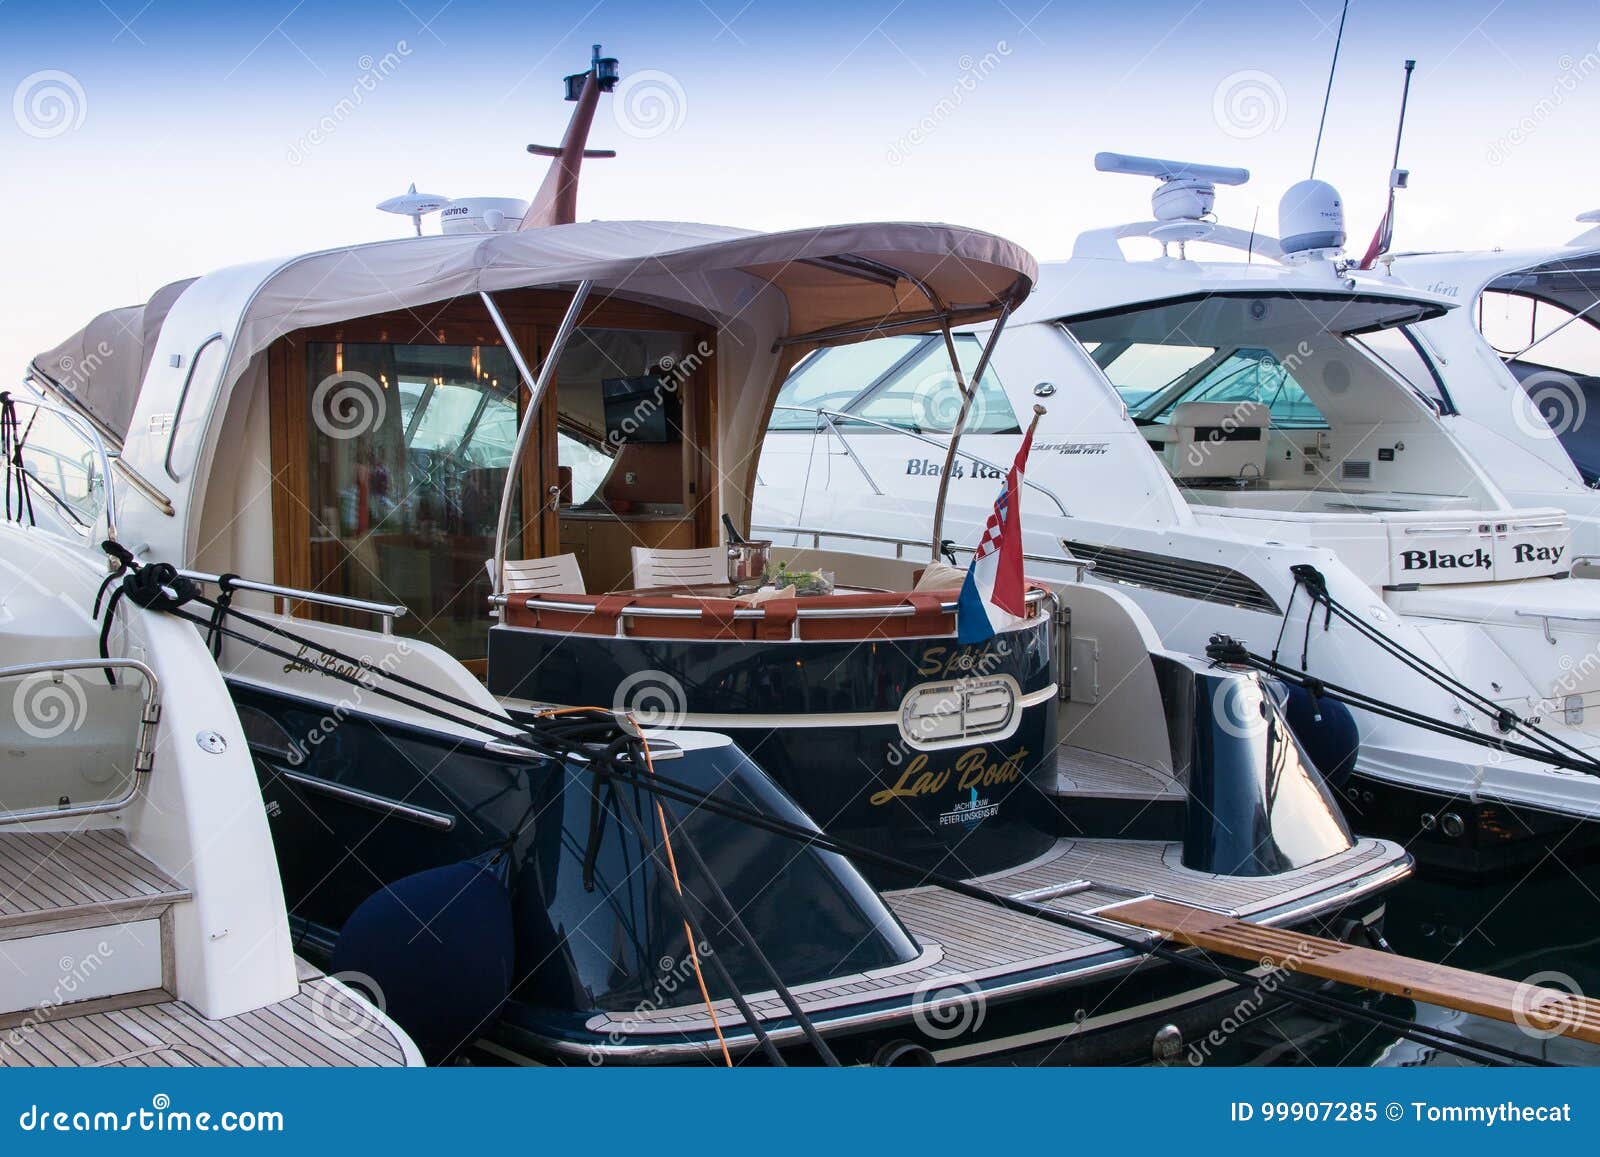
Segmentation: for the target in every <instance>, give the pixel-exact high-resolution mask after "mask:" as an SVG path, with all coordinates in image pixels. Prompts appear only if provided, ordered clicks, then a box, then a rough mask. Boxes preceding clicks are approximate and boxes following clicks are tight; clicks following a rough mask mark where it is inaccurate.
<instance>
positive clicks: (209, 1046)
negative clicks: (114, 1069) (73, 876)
mask: <svg viewBox="0 0 1600 1157" xmlns="http://www.w3.org/2000/svg"><path fill="white" fill-rule="evenodd" d="M350 1000H351V997H350V996H349V994H348V993H347V992H345V991H344V990H343V989H341V988H340V987H339V986H338V985H337V984H336V983H335V982H334V981H331V980H329V979H327V978H326V977H317V978H315V979H311V980H306V981H303V982H302V983H301V985H300V990H299V992H298V993H296V994H295V995H294V996H293V997H291V998H289V999H288V1000H286V1001H283V1002H281V1003H279V1004H275V1005H268V1006H267V1007H266V1008H259V1009H255V1010H253V1011H251V1012H246V1013H241V1014H239V1015H238V1016H231V1017H226V1018H224V1019H221V1020H207V1019H206V1018H205V1017H203V1016H201V1015H200V1014H199V1013H198V1012H196V1011H195V1010H194V1009H193V1008H192V1007H190V1006H189V1005H187V1004H185V1003H184V1002H183V1001H178V1000H172V1001H166V1002H164V1003H161V1004H151V1005H144V1006H142V1007H139V1008H127V1009H119V1010H115V1011H110V1012H95V1013H85V1014H80V1015H77V1016H73V1015H71V1010H70V1008H60V1009H57V1010H56V1013H55V1017H54V1018H53V1019H48V1018H43V1017H41V1019H40V1021H39V1022H38V1023H36V1024H31V1025H28V1026H24V1027H20V1028H17V1029H13V1030H10V1031H8V1032H6V1033H3V1034H0V1067H39V1066H45V1067H50V1066H60V1065H74V1066H89V1065H93V1066H102V1065H103V1066H131V1067H156V1068H164V1067H170V1066H174V1065H216V1066H221V1067H242V1066H246V1065H256V1066H314V1067H328V1066H340V1067H357V1068H372V1067H378V1066H399V1065H404V1064H405V1063H406V1052H405V1048H404V1046H403V1045H402V1044H401V1042H400V1041H399V1040H397V1039H396V1038H395V1037H394V1035H393V1034H392V1033H391V1032H390V1030H389V1028H388V1026H387V1025H386V1024H383V1023H382V1022H378V1021H376V1020H373V1019H372V1018H371V1016H370V1014H365V1011H364V1009H363V1010H361V1012H360V1013H358V1015H357V1016H356V1017H355V1018H349V1017H344V1016H337V1017H333V1018H331V1019H330V1018H328V1017H327V1011H328V1010H330V1009H338V1008H340V1007H342V1006H344V1005H345V1004H346V1003H347V1002H349V1001H350Z"/></svg>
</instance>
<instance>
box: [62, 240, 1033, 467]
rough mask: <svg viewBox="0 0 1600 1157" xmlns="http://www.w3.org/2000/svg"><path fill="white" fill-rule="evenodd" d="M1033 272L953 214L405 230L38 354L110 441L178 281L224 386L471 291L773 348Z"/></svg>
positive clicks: (989, 300) (869, 324)
mask: <svg viewBox="0 0 1600 1157" xmlns="http://www.w3.org/2000/svg"><path fill="white" fill-rule="evenodd" d="M1036 274H1037V267H1036V265H1035V263H1034V261H1033V258H1032V257H1031V256H1029V254H1028V253H1027V252H1026V251H1025V250H1023V249H1021V248H1020V247H1018V246H1016V245H1014V244H1012V243H1011V242H1009V241H1006V240H1004V239H1002V238H999V237H995V236H993V235H992V234H988V233H983V232H979V231H976V230H972V229H963V228H960V227H957V226H952V225H929V224H913V223H899V222H890V223H875V224H860V225H837V226H829V227H826V228H820V229H806V230H794V231H791V232H786V233H765V234H762V233H751V232H748V231H745V230H739V229H729V228H724V227H719V226H712V225H698V224H687V223H680V222H643V221H621V222H582V223H578V224H572V225H558V226H552V227H549V228H544V229H536V230H527V231H523V232H520V233H492V234H476V235H449V236H443V235H441V236H430V237H419V238H405V239H402V240H396V241H386V242H377V243H373V244H366V245H357V246H349V247H345V248H340V249H334V250H327V251H323V252H319V253H312V254H307V255H304V256H300V257H295V258H291V259H289V260H287V261H280V262H267V263H260V264H257V265H251V266H245V267H239V268H235V269H228V270H222V271H220V272H218V273H215V274H211V275H209V276H207V277H204V278H200V279H199V280H198V281H195V282H180V283H177V284H175V285H172V286H168V287H167V288H166V289H163V290H162V291H161V292H160V293H159V294H157V295H156V297H154V298H152V299H151V301H150V302H149V304H147V305H145V306H140V307H132V308H130V309H123V310H114V311H112V312H111V313H107V314H102V315H100V316H99V317H97V318H95V319H94V320H93V321H91V322H90V323H89V325H88V326H86V327H85V328H84V329H83V330H82V331H80V332H79V333H77V334H75V335H73V337H71V338H69V339H68V340H67V341H66V342H64V343H63V344H62V345H60V346H58V347H57V348H56V349H54V350H52V351H50V352H49V353H45V354H41V355H40V356H39V357H38V358H37V359H35V362H34V370H35V372H36V373H38V374H39V375H41V376H42V377H44V378H45V379H46V380H47V381H49V382H50V383H52V384H57V383H62V382H63V379H64V378H65V379H66V380H65V385H64V387H63V388H64V392H67V393H69V394H70V395H71V396H72V397H73V399H74V400H76V401H78V402H79V403H81V404H82V406H83V407H84V408H85V409H87V410H88V412H89V413H90V414H91V415H92V416H94V417H95V418H96V419H97V420H98V421H100V422H101V423H102V424H103V425H104V426H106V427H107V428H108V429H109V430H110V431H111V432H112V433H114V434H115V435H116V436H117V437H118V438H119V439H120V438H121V437H122V436H123V435H124V434H125V432H126V430H127V427H128V422H129V420H130V417H131V415H132V413H133V410H134V404H135V399H136V397H137V393H138V390H139V383H140V381H141V379H142V378H143V376H144V373H145V371H146V370H147V369H148V367H149V364H150V361H151V357H152V354H153V351H154V349H155V346H156V342H157V335H158V333H159V331H160V328H161V325H162V322H163V320H164V319H165V318H166V317H167V315H168V312H169V310H170V309H171V307H172V305H173V304H174V302H175V300H176V299H177V298H178V297H179V296H180V295H181V294H184V293H185V292H187V293H188V297H187V298H186V300H185V301H184V303H183V305H184V308H183V312H184V313H185V314H188V313H189V312H190V310H191V309H192V308H194V307H198V308H199V309H200V310H201V311H202V312H204V313H205V314H206V315H208V317H209V319H210V320H209V321H208V322H207V324H206V325H204V326H202V327H201V328H207V329H208V332H212V333H214V332H218V331H220V332H221V333H222V335H223V337H224V339H226V343H227V352H228V356H227V363H226V367H225V369H224V372H223V373H222V375H221V377H220V379H219V381H218V383H217V384H218V385H219V386H221V387H222V390H223V392H224V393H226V392H227V385H226V384H227V383H231V382H232V381H234V380H235V379H236V378H237V377H238V375H239V374H241V373H242V372H243V371H244V370H245V368H246V367H247V366H248V364H249V363H250V361H251V359H252V358H254V357H256V356H257V355H258V354H260V353H261V351H263V350H265V349H266V348H267V346H268V345H270V344H271V343H272V341H273V340H275V339H276V338H278V337H281V336H283V335H284V334H287V333H291V332H293V331H294V330H297V329H301V328H303V327H305V326H311V325H321V324H327V323H331V322H337V321H344V320H348V319H351V318H356V317H362V316H365V315H368V314H373V313H379V312H388V311H392V310H396V309H408V308H417V307H421V306H425V305H428V304H429V303H433V302H440V301H446V300H450V299H453V298H458V297H465V296H469V295H473V294H477V293H480V292H489V293H493V292H497V291H501V290H508V289H516V288H528V287H541V286H542V287H556V286H567V285H576V284H577V283H578V282H580V281H590V282H592V283H593V284H594V286H595V289H596V291H597V292H598V293H617V294H620V295H623V296H626V297H628V298H631V299H634V300H639V301H645V302H649V303H652V304H658V305H661V306H662V307H664V308H667V309H671V310H674V311H676V312H678V313H682V314H687V315H690V316H696V317H699V318H701V319H702V320H705V321H707V322H710V323H712V324H714V325H717V326H718V327H720V328H724V329H729V330H731V331H732V332H733V333H734V335H735V337H736V338H740V339H742V338H744V337H745V336H746V335H748V337H749V338H750V339H752V340H754V341H755V342H757V343H763V344H765V345H766V346H767V348H768V350H769V351H770V350H771V349H773V348H775V347H776V346H780V345H785V344H807V343H813V342H836V341H854V340H862V339H865V338H868V337H874V336H879V335H882V334H888V333H895V332H904V331H907V330H916V329H928V328H930V327H933V326H937V325H938V324H940V323H941V322H942V321H944V320H948V321H949V322H950V323H951V324H962V323H970V322H976V321H982V320H985V319H987V318H990V317H993V316H996V315H997V314H998V313H999V312H1000V310H1001V309H1002V308H1003V307H1006V306H1013V305H1015V304H1016V303H1017V302H1019V301H1020V300H1022V298H1024V297H1025V296H1026V295H1027V293H1028V290H1029V289H1030V288H1031V286H1032V284H1033V281H1034V279H1035V277H1036ZM774 291H775V292H774ZM174 342H175V343H176V348H175V349H174V350H173V351H172V352H173V353H174V354H177V355H179V356H180V357H184V358H187V356H188V355H190V354H192V353H193V352H194V348H195V346H194V342H193V341H191V340H190V335H188V334H179V335H173V336H172V340H171V341H170V342H168V343H167V344H173V343H174ZM107 347H109V352H103V353H101V354H100V355H99V356H98V358H97V357H96V356H95V354H96V351H97V350H105V349H106V348H107ZM749 353H750V354H751V355H754V354H755V351H754V350H750V351H749ZM754 360H755V359H754V357H753V356H752V358H751V361H752V362H753V361H754ZM91 362H94V363H95V364H94V368H93V370H92V372H87V371H86V367H88V366H89V365H90V363H91ZM63 365H66V366H68V367H69V369H67V370H63V369H62V367H63ZM52 367H55V368H54V369H52ZM72 367H75V368H72ZM750 368H754V367H753V365H751V366H750Z"/></svg>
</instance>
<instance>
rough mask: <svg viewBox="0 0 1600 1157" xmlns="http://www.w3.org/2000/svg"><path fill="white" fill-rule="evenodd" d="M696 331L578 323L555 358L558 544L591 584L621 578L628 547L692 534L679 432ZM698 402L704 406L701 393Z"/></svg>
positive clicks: (691, 490) (689, 456)
mask: <svg viewBox="0 0 1600 1157" xmlns="http://www.w3.org/2000/svg"><path fill="white" fill-rule="evenodd" d="M696 349H697V347H696V344H695V335H694V334H691V333H684V332H681V331H671V330H636V329H610V328H585V329H581V330H579V331H578V332H577V333H575V334H573V336H572V340H571V341H570V342H569V343H568V345H567V348H566V350H565V351H564V352H563V353H562V355H561V362H560V364H559V365H558V366H557V367H556V409H557V417H556V453H557V456H558V463H559V465H558V470H557V482H556V487H557V494H556V495H555V497H556V500H557V503H558V512H559V521H560V532H561V552H562V553H564V554H572V555H575V556H576V558H577V561H578V566H579V569H580V570H581V571H582V573H583V577H584V583H585V586H586V588H587V589H588V590H589V591H590V592H591V593H598V592H601V591H608V590H617V589H622V588H626V587H627V586H629V585H630V582H631V576H632V571H633V562H632V550H633V548H634V547H636V546H639V547H666V548H669V549H683V548H687V547H693V546H697V545H701V544H700V543H698V542H697V541H696V526H695V515H694V509H695V507H696V505H697V498H698V496H697V495H696V494H695V482H694V477H695V473H696V471H697V469H698V468H699V466H700V465H701V461H702V459H701V453H700V451H698V450H696V449H695V439H694V438H692V437H690V436H688V434H687V433H686V430H687V429H689V428H691V426H692V420H693V416H694V410H695V406H696V399H695V397H694V390H693V388H692V383H693V381H694V376H695V373H696V372H697V365H698V364H699V363H700V362H701V361H702V360H703V359H702V358H701V357H700V356H699V355H698V354H697V353H696ZM700 404H701V405H702V406H703V399H701V401H700Z"/></svg>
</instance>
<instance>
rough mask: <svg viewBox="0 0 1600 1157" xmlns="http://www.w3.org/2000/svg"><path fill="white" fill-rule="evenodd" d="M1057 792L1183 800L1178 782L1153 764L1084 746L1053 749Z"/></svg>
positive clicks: (1107, 796) (1186, 794)
mask: <svg viewBox="0 0 1600 1157" xmlns="http://www.w3.org/2000/svg"><path fill="white" fill-rule="evenodd" d="M1056 794H1057V795H1072V796H1091V797H1097V798H1105V799H1149V800H1158V799H1179V800H1181V799H1185V798H1187V796H1188V793H1187V792H1186V791H1185V790H1184V787H1183V785H1182V784H1181V783H1178V782H1177V781H1176V780H1174V779H1173V778H1172V777H1171V776H1170V775H1168V774H1166V773H1165V772H1163V771H1160V770H1158V769H1156V768H1153V767H1146V766H1145V765H1144V764H1142V763H1134V762H1133V761H1132V760H1128V759H1119V758H1117V757H1116V756H1114V755H1105V754H1103V753H1102V752H1098V751H1090V750H1088V749H1087V748H1083V747H1067V746H1062V747H1058V748H1056Z"/></svg>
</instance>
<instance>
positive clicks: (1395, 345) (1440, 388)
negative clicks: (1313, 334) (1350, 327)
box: [1348, 325, 1455, 414]
mask: <svg viewBox="0 0 1600 1157" xmlns="http://www.w3.org/2000/svg"><path fill="white" fill-rule="evenodd" d="M1348 340H1349V341H1350V342H1352V343H1353V344H1355V345H1357V346H1359V347H1360V348H1361V349H1362V350H1363V351H1364V352H1366V353H1367V354H1368V355H1370V356H1371V357H1373V358H1374V359H1376V360H1377V362H1378V363H1379V364H1380V365H1381V366H1382V367H1383V368H1384V369H1386V370H1388V371H1389V373H1391V374H1393V375H1394V376H1395V377H1397V378H1399V379H1400V380H1401V381H1402V382H1404V383H1406V385H1408V386H1410V387H1411V388H1412V389H1413V390H1415V391H1416V392H1417V393H1418V394H1419V395H1421V396H1422V397H1423V398H1425V399H1427V400H1428V401H1430V402H1434V403H1437V404H1438V406H1439V407H1440V409H1441V410H1443V411H1444V412H1445V413H1447V414H1451V413H1454V412H1455V404H1454V403H1453V402H1452V401H1451V400H1450V393H1449V391H1448V390H1446V389H1445V385H1444V380H1443V378H1442V377H1441V375H1440V374H1439V371H1438V370H1437V369H1436V368H1434V365H1433V361H1432V359H1430V358H1429V357H1428V355H1427V353H1426V352H1425V350H1424V348H1423V345H1422V343H1421V341H1420V340H1418V338H1417V337H1416V336H1415V335H1414V334H1413V333H1412V332H1411V329H1410V327H1409V326H1403V325H1400V326H1392V327H1390V328H1389V329H1376V330H1373V331H1372V332H1370V333H1364V334H1352V335H1351V336H1350V338H1349V339H1348Z"/></svg>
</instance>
